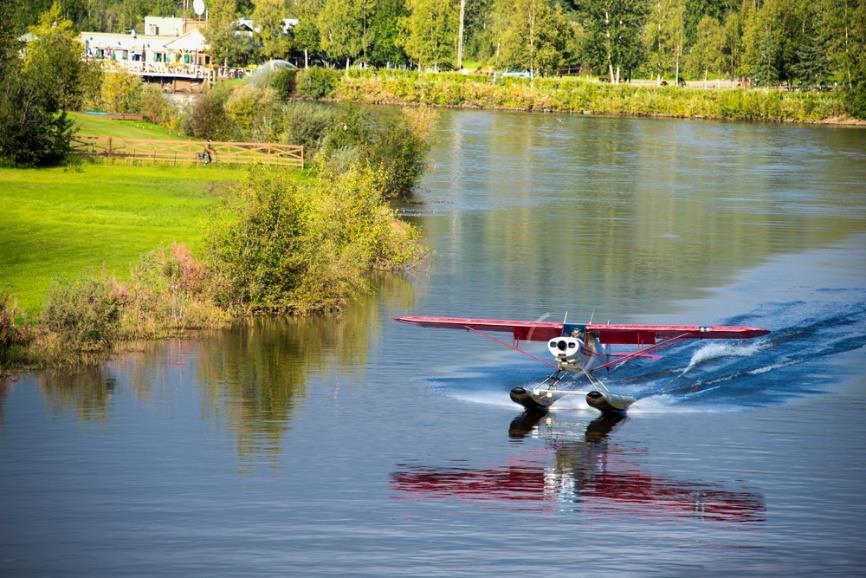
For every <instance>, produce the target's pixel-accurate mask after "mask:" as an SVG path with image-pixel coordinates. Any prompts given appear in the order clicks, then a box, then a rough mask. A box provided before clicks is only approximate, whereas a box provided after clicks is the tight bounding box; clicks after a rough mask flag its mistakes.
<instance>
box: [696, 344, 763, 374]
mask: <svg viewBox="0 0 866 578" xmlns="http://www.w3.org/2000/svg"><path fill="white" fill-rule="evenodd" d="M760 350H761V344H760V343H749V344H748V345H740V344H734V343H708V344H706V345H704V346H703V347H701V348H700V349H698V350H697V351H695V352H694V353H693V354H692V358H691V359H690V360H689V364H688V365H687V366H686V368H685V369H683V370H682V373H683V374H684V375H685V374H686V373H688V372H689V371H690V370H691V369H693V368H695V367H697V366H699V365H701V364H702V363H706V362H707V361H712V360H713V359H719V358H722V357H749V356H751V355H754V354H755V353H757V352H758V351H760Z"/></svg>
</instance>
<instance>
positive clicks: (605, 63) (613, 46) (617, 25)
mask: <svg viewBox="0 0 866 578" xmlns="http://www.w3.org/2000/svg"><path fill="white" fill-rule="evenodd" d="M582 8H583V14H584V17H585V21H584V28H585V31H586V34H587V47H588V50H589V52H590V55H591V56H593V57H594V60H595V61H596V63H597V64H599V65H601V66H602V67H603V68H604V69H606V70H607V72H608V74H609V75H610V76H609V78H610V81H611V82H612V83H614V84H616V83H618V82H619V81H620V79H621V75H622V73H623V72H625V73H626V74H630V73H631V71H633V70H634V69H635V68H636V67H637V65H638V63H639V62H640V56H641V29H642V27H643V24H644V19H645V17H646V13H647V6H646V2H645V0H590V1H588V2H587V3H586V4H585V5H584V6H583V7H582Z"/></svg>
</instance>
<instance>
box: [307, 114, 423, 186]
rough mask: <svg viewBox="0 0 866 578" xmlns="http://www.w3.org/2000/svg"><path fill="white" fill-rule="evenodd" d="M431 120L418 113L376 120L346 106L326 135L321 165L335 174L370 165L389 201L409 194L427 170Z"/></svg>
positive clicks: (323, 168) (320, 160) (380, 116)
mask: <svg viewBox="0 0 866 578" xmlns="http://www.w3.org/2000/svg"><path fill="white" fill-rule="evenodd" d="M410 115H412V116H411V117H410ZM431 119H432V117H431V116H430V115H429V114H428V113H418V112H414V113H407V112H403V113H402V114H399V115H393V114H381V115H379V116H378V117H373V116H372V115H370V114H369V113H367V112H364V111H362V110H361V109H359V108H357V107H354V106H352V107H346V108H344V109H343V111H342V112H341V113H340V115H339V116H338V117H337V119H336V124H335V125H334V126H333V127H332V128H331V130H329V131H328V133H327V134H326V136H325V139H324V142H323V144H322V150H321V155H320V157H319V165H320V167H321V169H322V170H323V171H324V172H325V173H329V174H333V175H339V174H342V173H344V172H346V171H347V170H348V169H349V168H350V167H351V166H353V165H365V166H369V167H370V168H372V169H373V171H374V173H375V175H376V176H377V178H378V179H379V182H378V188H379V191H380V192H381V193H382V194H383V195H384V196H385V197H386V198H394V197H399V196H405V195H408V194H410V193H411V192H412V188H413V187H414V185H415V182H416V181H417V179H418V177H419V176H420V175H421V172H422V171H423V170H424V157H425V155H426V154H427V151H428V149H429V145H428V143H427V138H426V137H427V136H428V135H429V130H430V127H431V126H432V120H431Z"/></svg>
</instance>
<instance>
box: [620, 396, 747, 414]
mask: <svg viewBox="0 0 866 578" xmlns="http://www.w3.org/2000/svg"><path fill="white" fill-rule="evenodd" d="M679 399H680V398H677V397H675V396H672V395H668V394H659V395H652V396H650V397H644V398H642V399H639V400H637V401H636V402H634V403H633V404H632V405H631V407H629V408H628V413H629V415H634V414H638V415H639V414H647V415H655V414H672V413H680V414H682V413H726V412H730V411H735V410H736V408H734V407H730V406H728V407H726V406H716V405H714V406H712V407H709V406H705V405H692V404H689V405H681V404H679V403H677V401H678V400H679Z"/></svg>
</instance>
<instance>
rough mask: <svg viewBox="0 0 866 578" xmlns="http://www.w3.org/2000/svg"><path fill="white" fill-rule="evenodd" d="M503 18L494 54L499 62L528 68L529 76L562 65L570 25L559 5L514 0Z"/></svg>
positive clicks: (529, 0)
mask: <svg viewBox="0 0 866 578" xmlns="http://www.w3.org/2000/svg"><path fill="white" fill-rule="evenodd" d="M500 6H501V4H500ZM502 21H504V22H507V24H506V27H505V30H504V31H503V33H502V36H501V46H500V50H499V54H498V57H497V62H498V63H499V64H500V65H502V66H505V67H515V68H521V69H524V70H528V71H529V73H530V76H531V77H534V76H536V75H537V74H547V73H549V72H552V71H554V70H556V69H557V68H559V67H560V66H561V65H562V62H563V57H564V53H565V48H566V44H567V42H568V38H567V36H568V34H569V32H571V29H570V27H569V25H568V23H567V22H566V19H565V16H564V15H563V13H562V10H561V9H560V8H559V7H558V6H557V7H556V9H554V8H552V7H551V6H550V3H549V1H548V0H516V1H515V2H514V3H513V4H512V5H511V7H510V9H509V12H508V14H503V15H502Z"/></svg>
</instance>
